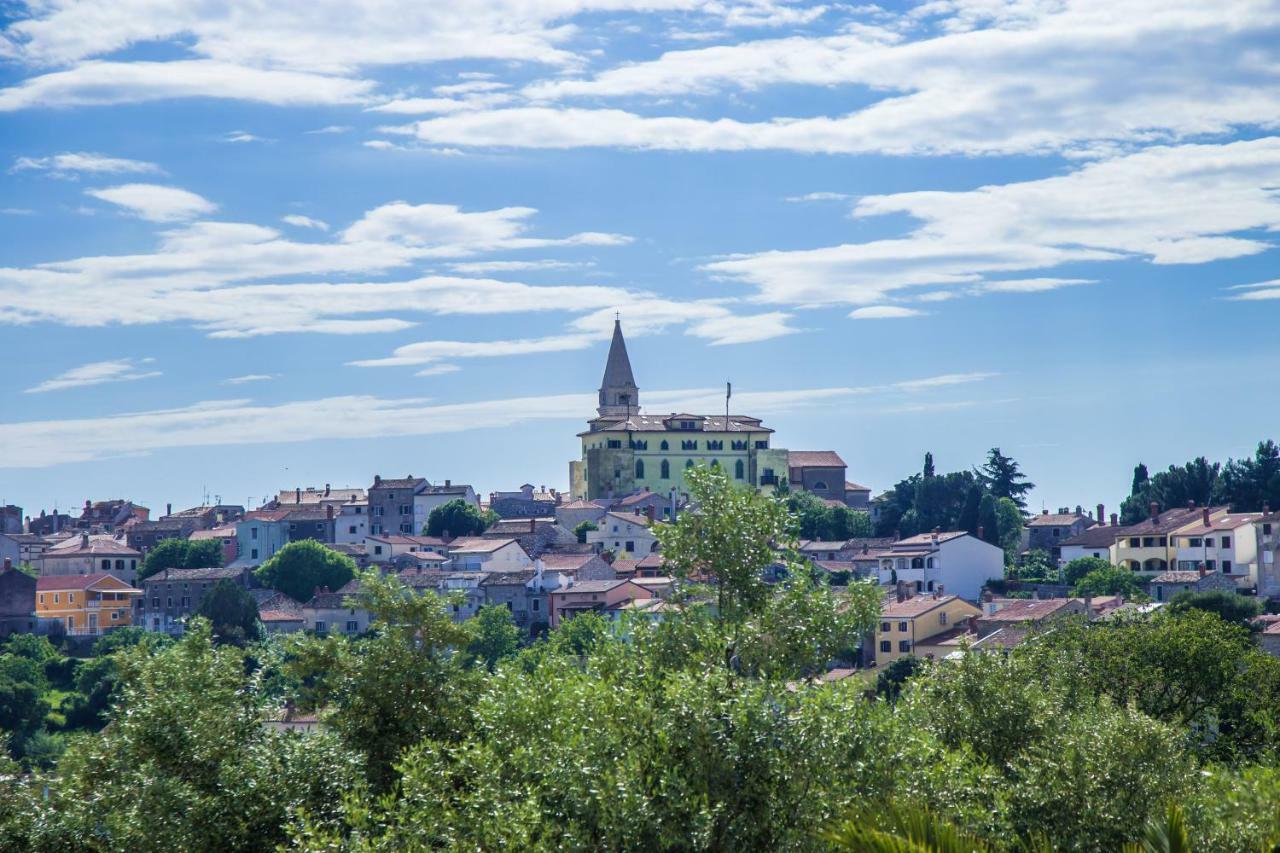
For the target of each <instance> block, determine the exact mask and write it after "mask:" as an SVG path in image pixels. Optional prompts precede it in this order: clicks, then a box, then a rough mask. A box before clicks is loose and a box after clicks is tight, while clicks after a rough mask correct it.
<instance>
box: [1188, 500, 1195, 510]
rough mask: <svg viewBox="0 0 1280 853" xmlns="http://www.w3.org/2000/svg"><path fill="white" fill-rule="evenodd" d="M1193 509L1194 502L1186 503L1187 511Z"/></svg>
mask: <svg viewBox="0 0 1280 853" xmlns="http://www.w3.org/2000/svg"><path fill="white" fill-rule="evenodd" d="M1195 508H1196V502H1195V501H1187V509H1195Z"/></svg>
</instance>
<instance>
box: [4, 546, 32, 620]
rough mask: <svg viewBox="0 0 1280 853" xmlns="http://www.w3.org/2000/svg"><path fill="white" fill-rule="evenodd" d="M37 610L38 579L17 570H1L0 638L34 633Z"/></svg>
mask: <svg viewBox="0 0 1280 853" xmlns="http://www.w3.org/2000/svg"><path fill="white" fill-rule="evenodd" d="M0 565H3V563H0ZM35 610H36V579H35V578H33V577H31V576H29V575H25V574H23V573H22V572H20V571H18V570H17V569H11V570H9V571H4V570H3V569H0V637H7V636H8V635H9V634H14V633H17V634H27V633H31V632H33V631H34V630H35V622H36V619H35V616H34V615H33V614H34V613H35Z"/></svg>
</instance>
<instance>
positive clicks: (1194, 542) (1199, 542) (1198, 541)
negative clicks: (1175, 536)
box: [1187, 536, 1204, 548]
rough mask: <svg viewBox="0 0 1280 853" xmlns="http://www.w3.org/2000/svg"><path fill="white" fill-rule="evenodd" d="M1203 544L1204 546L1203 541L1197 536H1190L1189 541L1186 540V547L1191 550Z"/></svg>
mask: <svg viewBox="0 0 1280 853" xmlns="http://www.w3.org/2000/svg"><path fill="white" fill-rule="evenodd" d="M1203 544H1204V540H1203V539H1201V538H1200V537H1199V536H1192V537H1191V538H1190V539H1188V540H1187V545H1188V546H1190V547H1192V548H1199V547H1200V546H1201V545H1203Z"/></svg>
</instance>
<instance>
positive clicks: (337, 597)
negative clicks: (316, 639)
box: [302, 590, 369, 636]
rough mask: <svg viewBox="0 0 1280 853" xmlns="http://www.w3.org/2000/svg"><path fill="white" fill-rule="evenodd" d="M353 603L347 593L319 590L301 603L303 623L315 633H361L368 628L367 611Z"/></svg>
mask: <svg viewBox="0 0 1280 853" xmlns="http://www.w3.org/2000/svg"><path fill="white" fill-rule="evenodd" d="M355 604H356V602H355V601H354V600H353V597H352V596H351V595H350V594H349V593H343V592H329V591H328V590H320V591H319V592H317V593H316V594H315V595H313V596H312V597H311V600H310V601H308V602H307V603H306V604H304V605H302V620H303V624H304V625H305V626H306V629H307V630H308V631H312V632H314V633H316V634H346V635H347V636H354V635H356V634H363V633H364V632H365V631H368V630H369V611H368V610H365V609H364V608H363V607H358V606H353V605H355Z"/></svg>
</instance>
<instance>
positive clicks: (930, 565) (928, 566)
mask: <svg viewBox="0 0 1280 853" xmlns="http://www.w3.org/2000/svg"><path fill="white" fill-rule="evenodd" d="M924 567H925V568H926V569H932V568H933V557H930V558H929V559H927V560H925V561H924Z"/></svg>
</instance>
